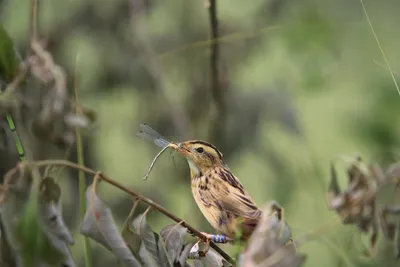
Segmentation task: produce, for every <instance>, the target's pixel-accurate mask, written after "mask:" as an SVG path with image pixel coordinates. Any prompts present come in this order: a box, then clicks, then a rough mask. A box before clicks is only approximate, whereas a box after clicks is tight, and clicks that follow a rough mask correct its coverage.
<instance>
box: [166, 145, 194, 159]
mask: <svg viewBox="0 0 400 267" xmlns="http://www.w3.org/2000/svg"><path fill="white" fill-rule="evenodd" d="M168 147H169V148H172V149H174V150H176V151H178V152H179V153H180V154H181V155H183V156H187V155H188V154H189V149H187V148H186V147H185V144H183V143H173V142H171V143H170V144H169V145H168Z"/></svg>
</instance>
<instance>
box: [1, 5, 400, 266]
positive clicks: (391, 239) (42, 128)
mask: <svg viewBox="0 0 400 267" xmlns="http://www.w3.org/2000/svg"><path fill="white" fill-rule="evenodd" d="M28 2H29V1H0V5H1V7H2V9H0V20H1V21H0V22H1V23H3V24H1V26H0V89H1V90H2V94H1V95H0V116H1V118H4V119H2V120H1V121H0V177H1V179H2V181H3V184H2V187H1V191H2V192H1V193H2V197H1V198H0V204H1V210H0V214H1V223H0V231H1V238H0V255H1V257H0V265H1V266H29V265H31V266H33V265H35V264H36V265H38V266H49V265H56V266H60V265H62V266H81V265H82V262H81V259H82V258H84V257H87V254H85V253H84V252H83V251H84V250H83V249H82V244H81V242H80V239H79V238H80V236H79V235H74V233H81V234H83V235H85V236H87V237H90V240H91V242H92V243H93V245H94V246H93V248H92V249H93V251H92V252H93V255H96V257H94V259H93V260H94V266H115V265H116V264H117V263H118V264H120V265H127V266H185V267H186V266H196V267H197V266H229V265H230V263H229V260H227V259H228V258H229V256H228V257H226V255H225V254H229V255H231V256H232V255H234V251H236V250H237V251H238V252H239V256H238V258H237V261H238V262H239V264H242V265H245V266H257V267H258V266H271V265H272V266H285V267H286V266H299V265H301V264H303V263H304V265H305V266H327V267H331V266H343V265H346V266H368V267H369V266H378V265H382V266H397V265H398V261H396V258H398V254H399V253H398V251H399V242H400V239H399V237H400V235H399V233H398V232H399V231H398V217H397V216H394V215H397V214H398V213H399V209H398V206H397V204H398V201H396V199H395V196H397V195H398V192H397V191H396V186H395V183H397V180H396V179H398V177H397V176H398V163H395V164H393V165H390V164H392V163H393V162H396V161H397V160H398V158H397V156H398V155H397V154H398V152H397V150H396V147H397V144H398V143H399V141H400V140H399V127H398V126H397V124H396V123H394V122H396V121H397V120H398V112H397V108H398V104H397V102H398V95H397V92H396V89H395V87H394V86H393V82H392V79H391V78H393V79H396V77H397V74H396V69H398V68H399V66H398V63H396V62H392V61H393V58H396V56H398V55H397V54H398V52H397V50H398V49H397V48H398V47H399V42H398V38H394V37H393V32H392V31H391V30H390V29H391V27H389V26H390V25H398V23H399V22H400V21H399V19H398V16H397V13H396V12H397V10H398V4H397V3H394V2H393V3H392V2H390V1H389V2H385V1H383V2H382V1H378V2H373V1H365V6H364V3H363V1H361V3H362V5H359V3H358V1H354V2H349V1H337V2H335V3H331V2H330V1H327V0H322V1H315V0H304V1H300V2H296V1H285V0H283V1H275V0H273V1H264V0H255V1H254V2H252V3H251V4H243V3H242V2H238V1H208V0H206V1H183V2H182V1H180V0H171V1H155V0H152V1H141V0H133V1H131V0H115V1H109V2H104V3H101V4H99V3H98V1H50V2H51V3H50V2H49V1H47V2H46V1H44V2H43V1H40V4H39V7H38V9H39V11H40V12H38V16H39V18H38V19H36V21H35V16H32V17H31V19H30V21H28V20H29V19H28V14H29V13H30V12H31V13H34V12H33V10H34V9H32V6H31V7H29V6H28V4H27V3H28ZM34 2H36V3H37V2H38V1H35V0H32V1H31V3H34ZM215 3H217V4H218V8H217V9H213V10H214V14H212V15H209V14H210V13H212V12H209V10H211V9H209V8H210V5H212V4H215ZM30 8H31V9H32V10H29V9H30ZM363 8H364V11H365V12H367V10H368V13H370V14H369V15H367V14H365V15H367V18H368V20H367V21H365V20H364V19H361V16H364V14H363V12H362V11H363ZM60 10H62V11H65V12H60ZM212 17H213V19H212ZM216 17H217V18H218V20H217V23H216V22H215V19H216ZM212 21H214V22H212ZM368 23H370V25H368ZM372 24H373V25H374V27H373V28H372ZM210 25H214V26H210ZM28 28H30V29H28ZM371 29H372V31H373V34H371ZM36 31H37V34H34V32H36ZM28 32H30V35H31V36H29V35H28ZM210 35H213V36H214V37H215V39H214V40H210V39H209V36H210ZM378 36H379V39H380V41H379V40H378ZM373 38H376V39H375V40H374V39H373ZM375 42H377V43H378V45H379V49H378V48H377V47H376V45H375V44H376V43H375ZM20 51H21V52H23V53H20ZM383 51H385V53H384V52H383ZM19 54H21V55H24V58H21V57H20V56H19ZM77 54H79V56H77ZM382 54H383V59H381V55H382ZM77 57H79V58H80V60H79V67H77V66H76V65H77V64H78V63H77V62H78V60H76V58H77ZM210 59H212V60H210ZM383 61H384V64H383V63H382V62H383ZM389 62H391V65H389ZM385 68H389V69H390V72H392V70H393V73H391V75H392V77H390V75H389V72H388V71H387V70H386V69H385ZM74 70H78V71H79V77H80V79H79V90H80V91H81V92H80V96H81V97H80V99H79V100H76V99H75V98H74V97H72V89H71V88H72V87H75V89H76V88H77V87H78V86H77V84H75V85H74V86H72V80H74V83H76V75H77V73H76V72H75V73H74ZM72 73H74V74H72ZM397 73H398V72H397ZM25 78H27V79H26V80H25ZM218 90H219V91H218ZM82 103H85V105H83V104H82ZM86 105H88V106H86ZM89 106H92V107H94V108H92V107H89ZM6 116H7V117H6ZM6 118H11V119H12V120H13V121H14V122H15V126H16V130H15V127H11V126H12V125H11V124H9V121H10V120H6ZM143 121H146V122H148V123H149V124H150V125H152V126H153V125H154V126H155V127H156V128H157V129H160V132H162V133H163V134H165V136H168V137H169V138H171V139H169V140H178V139H189V138H201V139H205V140H208V141H210V142H212V143H214V144H216V145H217V146H218V148H219V149H220V150H221V151H222V152H223V153H224V157H225V158H226V161H227V162H228V164H229V165H230V167H231V168H232V169H233V170H234V171H235V173H236V174H237V175H238V176H239V178H241V180H242V181H243V183H244V185H245V187H246V188H247V189H248V191H249V192H251V194H252V196H254V198H255V200H256V201H257V202H258V203H266V201H267V200H269V199H277V200H279V203H281V204H282V206H284V207H285V218H286V219H287V221H288V222H289V223H290V226H291V227H290V228H291V231H293V233H294V237H295V238H294V243H291V244H292V245H291V246H287V244H286V243H285V244H283V243H282V242H281V241H282V240H281V238H282V236H280V235H277V231H278V230H279V229H280V230H282V229H284V230H285V231H286V224H284V223H283V222H282V221H280V220H276V218H275V216H274V215H272V216H271V214H270V213H269V212H268V208H266V209H265V211H266V212H265V213H264V215H265V217H263V223H261V224H260V225H259V226H258V228H257V230H256V232H255V234H253V236H252V238H251V240H250V241H249V243H248V244H244V245H245V246H247V247H246V249H247V250H246V251H245V252H243V251H242V249H243V247H242V246H241V244H238V245H237V246H236V247H235V246H230V245H227V246H221V247H219V246H217V245H216V244H213V243H212V244H210V247H209V248H207V246H205V244H204V243H203V242H197V241H199V240H198V239H201V235H200V234H198V232H199V231H198V230H197V229H202V231H203V230H207V231H210V232H211V231H212V229H211V228H210V226H209V225H208V224H207V223H206V222H205V220H204V218H202V217H201V215H200V212H199V211H198V209H197V208H194V203H192V202H190V201H189V199H190V197H191V196H190V188H189V186H188V181H187V176H188V175H187V174H188V173H187V169H186V168H184V167H183V165H182V164H181V162H179V161H176V163H177V166H176V168H173V167H171V165H172V164H165V162H163V161H162V159H160V160H159V161H158V162H159V163H158V164H157V167H156V168H154V172H153V175H152V178H151V179H148V181H146V182H143V181H142V180H141V179H140V178H141V177H142V175H143V174H144V173H145V171H146V169H147V167H148V165H147V164H148V161H149V159H148V154H147V153H148V151H147V150H148V149H153V148H148V147H149V146H146V145H145V144H142V143H141V142H140V141H137V140H136V139H135V138H133V131H132V128H136V126H137V125H139V123H141V122H143ZM77 130H79V131H77ZM77 132H79V133H82V139H83V142H82V146H81V147H80V148H79V151H80V152H79V153H81V154H82V155H79V156H78V157H80V156H83V157H84V158H85V160H84V162H85V163H86V165H87V166H88V167H83V166H76V165H74V164H73V163H72V162H77V161H78V160H77V159H76V155H75V153H74V151H76V150H75V149H73V148H74V146H76V143H77V134H76V133H77ZM15 133H17V135H18V136H19V137H20V138H21V139H22V142H23V144H24V150H25V153H26V155H27V157H26V159H27V161H24V162H22V163H21V162H19V161H20V159H23V157H19V155H18V153H17V152H21V151H20V149H19V148H18V151H17V149H16V145H17V146H18V144H16V141H15ZM17 143H18V142H17ZM349 150H350V151H351V150H356V151H360V154H362V155H365V158H369V159H370V160H369V161H370V162H373V163H376V164H371V165H367V164H365V163H362V162H358V160H354V159H351V160H350V161H348V162H347V163H349V165H350V167H349V168H348V173H347V175H340V174H336V172H335V171H336V170H339V168H337V167H336V164H335V166H332V169H331V172H332V179H334V180H336V181H334V182H332V183H331V187H330V188H329V190H330V191H329V200H330V201H329V203H328V204H329V205H327V203H326V202H324V201H323V197H324V194H325V192H326V190H327V189H328V183H329V180H330V177H329V169H328V168H327V166H328V164H327V162H329V160H330V159H331V158H332V155H335V154H337V153H341V152H343V151H349ZM20 156H21V155H20ZM60 158H69V159H70V161H57V160H55V159H60ZM41 160H45V161H41ZM46 160H49V161H46ZM79 162H81V161H79ZM174 163H175V162H174ZM377 163H379V165H378V164H377ZM94 165H96V166H101V167H100V169H104V170H106V171H107V173H112V174H113V176H114V177H118V179H116V180H113V179H111V180H107V177H104V176H101V175H99V177H100V178H99V177H98V179H94V180H93V181H94V182H93V183H92V185H91V186H90V187H88V189H87V191H86V197H87V204H88V205H86V214H85V218H84V219H83V221H79V225H77V222H78V220H77V219H76V216H77V213H78V209H77V208H76V207H78V206H79V205H78V202H79V201H81V202H84V200H83V199H82V198H81V197H82V196H80V197H77V196H78V193H77V191H78V183H77V181H76V180H77V179H74V178H75V176H77V175H76V173H75V172H76V171H77V170H80V171H81V172H86V173H88V174H90V175H92V176H95V175H96V174H97V172H95V171H93V170H92V169H89V166H94ZM376 166H389V167H387V168H386V167H385V168H383V167H382V169H381V168H380V167H379V168H377V167H376ZM70 167H71V168H70ZM65 168H68V172H64V171H63V170H64V169H65ZM94 169H97V168H94ZM382 177H384V178H383V180H385V181H390V182H385V183H384V185H382V184H380V183H381V182H379V181H378V182H377V181H376V178H379V179H381V178H382ZM64 178H65V179H64ZM346 179H347V180H346ZM379 179H378V180H379ZM85 181H86V183H90V182H91V181H92V177H86V179H81V182H85ZM116 181H121V182H123V183H124V184H127V185H129V188H131V187H132V188H135V192H136V190H138V191H141V192H143V195H148V196H150V197H151V200H150V199H148V198H144V197H143V195H142V194H141V195H139V196H140V197H137V195H138V194H137V193H135V192H134V191H132V190H130V189H129V188H128V187H124V186H121V184H119V183H116ZM104 182H107V183H109V182H110V184H111V185H113V186H109V187H101V189H102V190H103V192H101V193H100V192H98V191H97V190H94V189H93V188H95V187H96V186H95V185H96V184H97V185H98V184H103V183H104ZM344 182H348V185H347V187H346V188H345V189H344V190H339V188H340V187H339V184H341V183H344ZM332 186H334V187H332ZM115 188H118V189H120V190H122V191H124V192H125V193H128V194H129V195H130V196H129V197H127V196H126V195H123V194H121V192H119V191H117V192H116V191H115ZM99 191H100V190H99ZM132 192H133V193H134V194H133V193H132ZM100 196H101V197H100ZM132 197H133V198H134V204H133V207H132V210H131V212H130V213H129V215H128V216H127V213H128V207H129V206H130V205H131V203H132V200H131V198H132ZM106 203H109V204H106ZM157 203H162V206H161V205H159V204H157ZM164 206H165V207H166V208H168V209H166V208H163V207H164ZM149 207H150V209H149V210H147V209H148V208H149ZM328 207H329V208H331V210H330V211H329V210H328ZM154 210H157V211H158V212H154ZM169 210H172V211H173V213H172V212H169ZM333 211H334V212H337V213H338V215H339V216H335V215H336V214H334V212H333ZM175 213H176V214H183V217H184V220H182V219H180V218H179V217H177V216H175V215H174V214H175ZM174 218H175V219H174ZM170 219H172V220H173V221H175V223H173V224H171V222H170V221H167V220H170ZM335 219H337V221H335ZM123 220H125V221H126V223H125V224H124V225H123V227H122V230H119V228H120V227H119V223H120V222H122V221H123ZM339 220H340V221H339ZM327 221H329V222H331V221H333V222H334V223H333V225H334V226H338V225H339V224H340V225H342V224H350V225H346V226H341V227H338V229H336V228H335V229H333V228H332V227H331V226H329V227H324V226H323V227H321V228H322V229H323V230H318V229H319V228H318V226H320V225H325V223H326V222H327ZM282 225H283V226H284V227H283V228H282ZM150 226H151V227H150ZM77 228H78V229H77ZM158 229H161V230H158ZM310 229H311V231H308V230H310ZM314 229H317V230H314ZM306 230H307V231H308V234H302V233H303V232H304V231H306ZM371 230H372V233H371ZM285 231H283V232H284V233H285ZM278 232H279V233H281V232H280V231H278ZM381 232H382V233H383V237H384V239H381V240H379V239H378V236H382V235H378V233H381ZM188 233H189V235H188ZM349 233H350V234H349ZM360 233H362V234H368V238H369V240H368V242H369V243H370V245H371V246H372V250H368V251H367V252H368V253H364V254H363V255H366V256H368V257H369V258H368V260H365V259H362V260H360V258H359V256H360V254H362V253H360V250H364V251H365V249H364V247H363V242H362V239H361V238H356V236H358V234H360ZM192 235H194V236H196V235H197V237H196V238H194V237H192ZM193 239H195V240H193ZM312 239H316V240H313V241H312V242H310V241H311V240H312ZM294 246H296V248H295V250H296V251H293V247H294ZM103 248H105V249H106V250H108V252H109V253H102V252H104V249H103ZM222 248H223V250H222ZM207 249H208V253H207V254H206V256H205V257H202V256H203V254H204V253H203V252H204V251H205V250H207ZM225 251H226V252H225ZM299 251H301V252H304V253H305V254H306V255H307V261H304V260H305V257H304V254H300V253H298V252H299ZM393 251H395V253H393ZM375 252H376V253H375ZM272 261H273V262H272Z"/></svg>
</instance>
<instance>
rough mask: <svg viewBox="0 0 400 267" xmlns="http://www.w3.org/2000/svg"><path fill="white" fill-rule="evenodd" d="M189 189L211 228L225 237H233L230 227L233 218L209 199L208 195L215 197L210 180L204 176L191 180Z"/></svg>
mask: <svg viewBox="0 0 400 267" xmlns="http://www.w3.org/2000/svg"><path fill="white" fill-rule="evenodd" d="M191 187H192V193H193V197H194V200H195V201H196V204H197V206H198V207H199V209H200V211H201V212H202V213H203V215H204V217H205V218H206V219H207V221H208V222H209V223H210V224H211V226H212V227H213V228H214V229H215V230H217V231H218V232H220V233H222V234H225V235H227V236H232V235H234V232H232V226H231V224H232V223H233V220H232V219H233V217H234V216H233V215H231V214H228V213H227V212H226V211H224V210H222V209H221V207H219V206H218V203H216V202H215V200H214V199H213V198H211V197H209V196H210V195H217V194H216V193H215V192H214V193H213V190H216V188H215V187H213V186H212V184H211V183H210V179H209V178H207V177H205V176H202V177H197V178H195V179H192V184H191Z"/></svg>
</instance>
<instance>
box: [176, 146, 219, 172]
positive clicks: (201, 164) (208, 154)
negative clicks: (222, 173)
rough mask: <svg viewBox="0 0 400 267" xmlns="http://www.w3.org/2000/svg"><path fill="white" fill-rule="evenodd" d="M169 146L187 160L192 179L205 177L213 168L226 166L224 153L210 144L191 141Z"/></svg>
mask: <svg viewBox="0 0 400 267" xmlns="http://www.w3.org/2000/svg"><path fill="white" fill-rule="evenodd" d="M169 146H170V147H171V148H172V149H175V150H176V151H178V152H179V154H181V155H182V156H184V157H185V158H186V159H187V161H188V163H189V167H190V171H191V175H192V178H195V177H198V176H201V175H203V174H204V173H205V172H206V171H208V170H210V169H211V168H214V167H218V166H220V167H223V166H225V162H224V160H223V158H222V153H221V152H220V151H218V149H217V148H216V147H215V146H214V145H212V144H210V143H208V142H205V141H201V140H190V141H186V142H182V143H171V144H170V145H169Z"/></svg>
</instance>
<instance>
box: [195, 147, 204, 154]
mask: <svg viewBox="0 0 400 267" xmlns="http://www.w3.org/2000/svg"><path fill="white" fill-rule="evenodd" d="M196 151H197V152H199V153H203V152H204V149H203V148H202V147H198V148H196Z"/></svg>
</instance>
